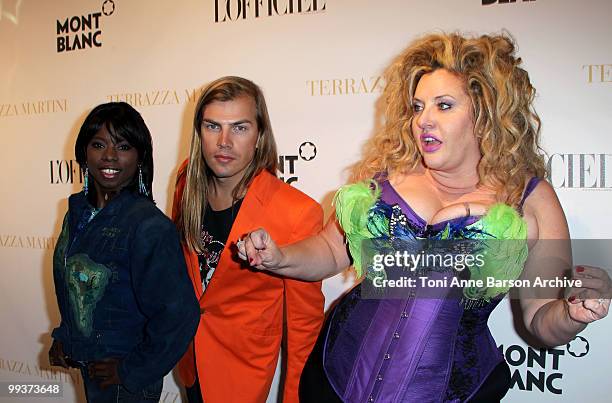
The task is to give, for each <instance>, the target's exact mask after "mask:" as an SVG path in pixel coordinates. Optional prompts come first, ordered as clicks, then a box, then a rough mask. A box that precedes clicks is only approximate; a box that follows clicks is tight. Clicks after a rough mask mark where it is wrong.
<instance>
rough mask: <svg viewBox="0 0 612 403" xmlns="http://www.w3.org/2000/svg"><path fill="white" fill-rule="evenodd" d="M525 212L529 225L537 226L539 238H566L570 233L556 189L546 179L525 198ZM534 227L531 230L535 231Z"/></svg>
mask: <svg viewBox="0 0 612 403" xmlns="http://www.w3.org/2000/svg"><path fill="white" fill-rule="evenodd" d="M523 214H524V217H525V220H526V221H527V224H528V226H529V225H531V226H533V225H536V226H537V236H536V238H538V239H564V238H567V237H568V235H569V231H568V227H567V220H566V218H565V213H564V212H563V207H561V203H560V202H559V198H558V197H557V193H556V192H555V189H554V188H553V187H552V186H551V185H550V183H548V182H547V181H546V180H544V179H543V180H541V181H540V182H538V184H537V186H536V187H535V189H534V190H533V192H531V194H530V195H529V196H528V197H527V199H526V200H525V204H524V206H523ZM533 230H534V229H533V228H532V229H531V230H530V231H529V232H530V233H533Z"/></svg>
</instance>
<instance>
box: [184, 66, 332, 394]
mask: <svg viewBox="0 0 612 403" xmlns="http://www.w3.org/2000/svg"><path fill="white" fill-rule="evenodd" d="M277 161H278V157H277V153H276V144H275V141H274V137H273V135H272V129H271V125H270V119H269V117H268V111H267V108H266V104H265V100H264V97H263V94H262V92H261V90H260V89H259V87H258V86H257V85H255V84H254V83H252V82H251V81H249V80H246V79H243V78H240V77H223V78H220V79H218V80H216V81H214V82H212V83H211V84H209V85H208V86H207V87H206V88H205V89H204V90H203V92H202V95H201V96H200V99H199V101H198V103H197V106H196V110H195V117H194V132H193V137H192V141H191V151H190V156H189V159H188V160H187V161H186V162H185V163H183V165H182V166H181V167H180V168H179V172H178V177H177V185H176V190H175V195H174V205H173V211H172V213H173V218H174V220H175V222H176V224H177V227H178V228H179V232H180V233H181V237H182V243H183V251H184V253H185V259H186V262H187V267H188V272H189V276H190V278H191V280H192V282H193V288H194V291H195V293H196V295H197V297H198V298H199V300H200V312H201V317H200V324H199V327H198V330H197V333H196V336H195V338H194V340H193V343H192V346H190V348H189V350H188V351H187V353H186V355H185V356H184V357H183V359H182V360H181V361H180V362H179V376H180V378H181V381H182V382H183V383H184V385H185V386H186V387H187V394H188V397H189V401H190V402H198V401H199V402H201V401H205V402H207V403H216V402H223V403H226V402H228V403H231V402H240V403H243V402H264V401H265V400H266V397H267V396H268V393H269V390H270V385H271V383H272V378H273V376H274V372H275V369H276V364H277V361H278V355H279V350H280V346H281V340H284V343H283V344H284V346H285V349H286V379H285V382H284V396H283V401H284V402H297V401H298V392H297V391H298V384H299V378H300V374H301V372H302V368H303V366H304V363H305V361H306V358H307V357H308V355H309V353H310V351H311V349H312V347H313V345H314V342H315V340H316V338H317V335H318V332H319V330H320V327H321V324H322V320H323V301H324V299H323V294H322V293H321V283H320V282H310V283H309V282H302V281H296V280H291V279H284V278H281V277H277V276H274V275H271V274H268V273H264V272H259V271H253V270H251V269H249V268H248V267H246V266H245V265H243V264H242V263H241V260H240V259H238V258H237V256H236V242H238V241H239V239H240V238H241V237H242V236H244V234H246V233H248V232H250V231H252V230H254V229H257V228H259V227H265V228H266V229H268V231H269V232H270V233H271V234H272V235H273V236H274V239H277V240H278V241H279V243H280V244H288V243H292V242H296V241H299V240H301V239H303V238H306V237H308V236H309V235H312V234H315V233H317V232H318V231H319V230H320V229H321V226H322V219H323V214H322V210H321V207H320V206H319V204H318V203H316V202H315V201H314V200H312V199H310V198H309V197H308V196H306V195H305V194H303V193H302V192H300V191H298V190H296V189H294V188H293V187H291V186H289V185H287V184H285V183H284V182H282V181H281V180H279V179H277V178H276V176H275V175H276V170H277ZM283 319H284V320H283Z"/></svg>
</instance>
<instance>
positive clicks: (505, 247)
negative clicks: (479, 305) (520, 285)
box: [463, 203, 528, 301]
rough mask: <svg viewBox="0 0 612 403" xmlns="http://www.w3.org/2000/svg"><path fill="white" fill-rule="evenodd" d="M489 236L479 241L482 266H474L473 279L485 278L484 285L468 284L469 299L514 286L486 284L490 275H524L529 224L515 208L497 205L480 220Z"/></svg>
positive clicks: (508, 277) (499, 277) (488, 297)
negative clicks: (488, 285)
mask: <svg viewBox="0 0 612 403" xmlns="http://www.w3.org/2000/svg"><path fill="white" fill-rule="evenodd" d="M477 224H478V226H480V227H481V230H482V231H483V233H484V234H485V236H486V237H487V238H486V239H483V240H481V241H479V242H480V243H481V247H479V248H478V249H479V251H478V252H477V253H481V254H482V255H483V261H484V264H483V265H482V266H481V267H478V266H476V265H473V266H471V267H470V279H474V280H482V281H483V283H484V285H485V286H484V287H482V288H481V287H478V288H477V287H466V288H464V290H463V293H464V295H465V296H466V297H467V298H469V299H480V298H482V299H485V300H486V301H490V300H491V298H493V297H495V296H497V295H500V294H505V293H506V292H508V290H509V289H510V287H507V286H500V287H486V284H487V278H494V279H496V280H516V279H517V278H519V276H520V275H521V272H522V271H523V267H524V266H525V261H526V260H527V253H528V249H527V223H526V222H525V220H524V219H523V217H521V216H520V215H519V213H518V212H517V211H516V210H515V209H513V208H512V207H510V206H508V205H506V204H501V203H500V204H495V205H493V206H492V207H491V208H490V209H489V211H488V212H487V214H486V215H485V216H484V217H483V218H482V219H481V220H480V221H479V222H477Z"/></svg>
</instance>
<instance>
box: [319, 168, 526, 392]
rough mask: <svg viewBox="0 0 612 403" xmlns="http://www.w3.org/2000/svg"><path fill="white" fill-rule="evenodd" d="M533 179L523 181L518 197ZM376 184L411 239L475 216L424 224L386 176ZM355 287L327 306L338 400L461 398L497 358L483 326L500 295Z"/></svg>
mask: <svg viewBox="0 0 612 403" xmlns="http://www.w3.org/2000/svg"><path fill="white" fill-rule="evenodd" d="M532 182H534V183H532ZM536 184H537V180H532V181H530V183H529V185H528V186H527V189H526V192H525V195H524V196H523V200H524V199H525V198H526V196H527V195H528V194H529V192H531V190H533V188H534V187H535V185H536ZM380 186H381V190H382V194H381V199H380V200H379V201H378V202H377V203H385V204H387V205H391V206H399V208H400V209H401V211H402V213H403V214H404V217H403V218H405V220H403V219H402V222H403V223H405V224H404V227H405V228H403V230H404V231H405V230H408V231H410V232H411V233H412V234H414V235H415V236H417V237H419V238H427V237H429V236H431V235H432V234H435V233H437V232H439V231H441V230H443V229H444V228H445V227H446V226H447V225H451V226H461V227H467V226H469V225H471V224H473V223H475V222H477V221H478V220H479V218H480V217H462V218H458V219H455V220H449V221H445V222H443V223H440V224H436V225H433V226H431V225H427V224H426V222H425V221H424V220H423V219H422V218H421V217H419V216H418V215H417V214H416V213H415V212H414V211H413V210H412V209H411V208H410V206H408V205H407V204H406V202H405V201H404V200H403V199H402V198H401V197H400V196H399V195H398V194H397V192H396V191H395V190H394V189H393V187H392V186H391V185H390V184H389V182H388V181H386V180H384V181H381V182H380ZM521 204H522V202H521ZM435 276H436V274H435V273H433V274H430V278H435ZM440 276H442V274H440ZM361 292H362V286H361V284H360V285H357V286H356V287H355V288H353V289H352V290H351V291H350V292H349V293H348V294H347V295H346V296H344V297H343V298H342V300H341V301H340V303H339V304H338V306H337V307H336V308H335V310H334V312H333V313H332V318H331V323H330V326H329V329H328V333H327V335H326V341H325V346H324V350H323V365H324V369H325V372H326V374H327V377H328V379H329V381H330V383H331V385H332V387H333V388H334V390H335V391H336V393H337V394H338V396H339V397H340V398H341V399H342V400H343V401H345V402H351V403H353V402H417V401H418V402H462V401H466V400H468V399H469V398H470V397H471V396H472V395H473V394H474V393H475V392H476V391H477V390H478V388H479V387H480V386H481V384H482V383H483V382H484V380H485V379H486V377H487V376H488V375H489V373H490V372H491V371H492V370H493V369H494V368H495V366H496V365H497V364H499V363H500V362H501V361H502V360H503V357H502V355H501V353H500V352H499V350H498V349H497V346H496V344H495V341H494V339H493V337H492V335H491V332H490V331H489V328H488V326H487V320H488V318H489V315H490V314H491V312H492V311H493V309H494V308H495V307H496V306H497V304H498V303H499V301H501V299H502V297H503V296H499V297H497V298H494V299H493V300H491V301H490V302H488V303H484V302H483V301H479V302H481V303H477V304H472V305H469V304H465V303H462V301H461V300H459V299H457V298H436V299H433V298H419V292H420V291H419V289H418V288H416V289H415V290H414V292H413V294H412V295H409V296H408V297H407V298H404V299H366V298H362V297H361Z"/></svg>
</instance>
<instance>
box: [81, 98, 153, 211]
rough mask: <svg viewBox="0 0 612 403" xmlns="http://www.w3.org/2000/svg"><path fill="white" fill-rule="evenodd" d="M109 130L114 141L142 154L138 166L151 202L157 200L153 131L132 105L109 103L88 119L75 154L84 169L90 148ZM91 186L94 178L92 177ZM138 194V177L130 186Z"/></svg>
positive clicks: (134, 178)
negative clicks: (122, 142) (96, 136)
mask: <svg viewBox="0 0 612 403" xmlns="http://www.w3.org/2000/svg"><path fill="white" fill-rule="evenodd" d="M102 127H105V128H106V130H108V132H109V133H110V135H111V137H112V138H113V140H117V139H118V138H119V137H121V138H123V139H124V140H125V141H127V142H128V143H129V144H130V145H131V146H132V147H134V148H135V149H136V150H137V151H138V165H139V166H140V168H141V170H142V180H143V183H144V185H145V186H146V188H147V192H148V194H149V195H148V197H149V199H151V200H153V144H152V139H151V133H150V132H149V128H148V127H147V125H146V124H145V122H144V120H143V119H142V116H141V115H140V113H138V111H137V110H136V109H134V108H133V107H132V106H131V105H130V104H127V103H125V102H108V103H105V104H101V105H98V106H96V107H95V108H93V109H92V111H91V112H89V115H87V117H86V118H85V121H84V122H83V125H81V129H80V130H79V135H78V136H77V139H76V144H75V145H74V154H75V156H76V160H77V162H78V163H79V165H80V166H81V169H85V167H87V145H88V144H89V142H90V141H91V139H92V138H93V136H95V135H96V133H98V132H99V131H100V129H102ZM89 181H90V183H93V178H92V177H91V175H90V177H89ZM126 188H128V189H129V190H131V191H132V192H134V193H139V188H138V174H136V175H134V177H133V178H132V180H131V181H130V183H129V184H128V185H127V186H126Z"/></svg>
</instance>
